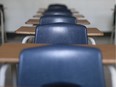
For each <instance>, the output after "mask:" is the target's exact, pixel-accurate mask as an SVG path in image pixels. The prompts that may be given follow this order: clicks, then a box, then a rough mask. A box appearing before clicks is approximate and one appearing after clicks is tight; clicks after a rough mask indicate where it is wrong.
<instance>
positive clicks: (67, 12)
mask: <svg viewBox="0 0 116 87" xmlns="http://www.w3.org/2000/svg"><path fill="white" fill-rule="evenodd" d="M43 15H66V16H72V13H71V12H69V11H60V10H57V11H45V12H44V13H43Z"/></svg>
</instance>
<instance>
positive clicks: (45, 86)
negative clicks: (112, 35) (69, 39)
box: [18, 45, 105, 87]
mask: <svg viewBox="0 0 116 87" xmlns="http://www.w3.org/2000/svg"><path fill="white" fill-rule="evenodd" d="M101 59H102V58H101V52H100V50H98V49H96V48H91V47H85V46H69V45H50V46H43V47H34V48H27V49H24V50H23V51H22V52H21V54H20V60H19V72H18V87H105V84H104V74H103V67H102V60H101Z"/></svg>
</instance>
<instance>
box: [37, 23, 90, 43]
mask: <svg viewBox="0 0 116 87" xmlns="http://www.w3.org/2000/svg"><path fill="white" fill-rule="evenodd" d="M35 43H44V44H49V43H50V44H87V43H88V37H87V28H86V27H85V26H84V25H79V24H78V25H77V24H68V23H54V24H46V25H39V26H37V28H36V32H35Z"/></svg>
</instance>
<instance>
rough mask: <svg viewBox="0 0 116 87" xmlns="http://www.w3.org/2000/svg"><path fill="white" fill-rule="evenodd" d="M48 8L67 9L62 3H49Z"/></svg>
mask: <svg viewBox="0 0 116 87" xmlns="http://www.w3.org/2000/svg"><path fill="white" fill-rule="evenodd" d="M48 9H67V6H66V5H64V4H50V5H49V6H48Z"/></svg>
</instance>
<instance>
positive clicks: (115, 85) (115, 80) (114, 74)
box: [109, 65, 116, 87]
mask: <svg viewBox="0 0 116 87" xmlns="http://www.w3.org/2000/svg"><path fill="white" fill-rule="evenodd" d="M109 70H110V73H111V80H112V87H116V68H115V67H113V66H112V65H110V66H109Z"/></svg>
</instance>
